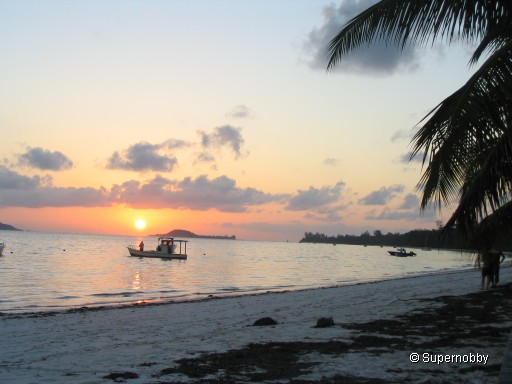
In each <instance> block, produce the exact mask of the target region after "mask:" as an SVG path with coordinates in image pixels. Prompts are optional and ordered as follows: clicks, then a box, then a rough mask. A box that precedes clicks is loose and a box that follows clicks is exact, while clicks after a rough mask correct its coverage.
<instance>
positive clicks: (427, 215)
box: [366, 207, 436, 221]
mask: <svg viewBox="0 0 512 384" xmlns="http://www.w3.org/2000/svg"><path fill="white" fill-rule="evenodd" d="M435 218H436V212H435V210H432V209H429V210H426V211H424V212H420V210H419V209H413V210H392V209H390V208H388V207H386V208H384V209H383V210H382V212H381V213H379V214H377V213H376V212H372V213H370V214H369V215H367V216H366V219H368V220H413V221H416V220H434V219H435Z"/></svg>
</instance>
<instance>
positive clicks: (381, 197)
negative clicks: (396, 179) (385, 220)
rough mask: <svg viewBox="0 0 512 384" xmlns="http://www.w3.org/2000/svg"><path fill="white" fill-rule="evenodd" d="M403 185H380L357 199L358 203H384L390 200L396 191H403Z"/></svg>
mask: <svg viewBox="0 0 512 384" xmlns="http://www.w3.org/2000/svg"><path fill="white" fill-rule="evenodd" d="M403 190H404V186H403V185H398V184H397V185H392V186H391V187H388V188H386V187H382V188H381V189H379V190H377V191H373V192H372V193H370V194H368V195H366V196H365V197H363V198H362V199H360V200H359V203H360V204H362V205H385V204H386V203H387V202H388V201H390V200H391V199H392V198H393V197H395V196H396V194H397V193H400V192H403Z"/></svg>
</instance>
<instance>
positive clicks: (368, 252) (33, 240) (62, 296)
mask: <svg viewBox="0 0 512 384" xmlns="http://www.w3.org/2000/svg"><path fill="white" fill-rule="evenodd" d="M0 236H1V238H0V241H6V243H7V247H6V249H5V250H4V255H3V256H0V312H4V313H20V312H39V311H51V310H65V309H71V308H78V307H84V306H87V307H97V306H103V305H121V304H130V303H137V302H158V301H171V300H174V301H178V300H192V299H201V298H206V297H209V296H212V295H213V296H225V295H242V294H254V293H262V292H267V291H284V290H299V289H307V288H318V287H328V286H336V285H349V284H357V283H364V282H371V281H378V280H387V279H396V278H402V277H408V276H416V275H424V274H433V273H440V272H443V271H452V270H461V269H468V268H472V267H473V261H472V259H471V257H470V256H468V254H463V253H460V252H456V251H446V250H441V251H438V250H432V251H422V250H420V249H419V250H414V251H415V252H416V253H417V256H415V257H393V256H390V255H389V254H388V253H387V250H391V248H387V247H363V246H352V245H340V244H338V245H336V246H334V245H332V244H299V243H289V242H264V241H243V240H213V239H188V240H189V243H188V245H187V253H188V259H187V260H162V259H151V258H138V257H130V256H129V254H128V251H127V249H126V247H127V246H128V245H129V244H138V243H139V242H140V241H141V240H144V243H145V244H146V248H147V249H151V248H154V247H156V245H157V238H155V237H149V236H148V237H133V236H111V235H85V234H65V233H44V232H17V231H2V232H0Z"/></svg>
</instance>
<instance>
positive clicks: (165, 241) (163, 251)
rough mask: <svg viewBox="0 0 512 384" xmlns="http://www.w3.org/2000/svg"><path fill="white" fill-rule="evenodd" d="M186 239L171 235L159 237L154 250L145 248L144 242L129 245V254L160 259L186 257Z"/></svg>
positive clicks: (184, 258)
mask: <svg viewBox="0 0 512 384" xmlns="http://www.w3.org/2000/svg"><path fill="white" fill-rule="evenodd" d="M187 242H188V241H187V240H176V239H174V238H173V237H159V238H158V245H157V247H156V250H154V251H153V250H145V249H144V243H143V242H141V244H139V245H138V246H133V245H129V246H128V252H130V256H135V257H156V258H160V259H178V260H186V259H187Z"/></svg>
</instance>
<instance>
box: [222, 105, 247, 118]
mask: <svg viewBox="0 0 512 384" xmlns="http://www.w3.org/2000/svg"><path fill="white" fill-rule="evenodd" d="M227 115H228V116H229V117H234V118H237V119H243V118H248V117H251V111H250V109H249V108H247V106H245V105H243V104H240V105H237V106H236V107H234V108H233V109H232V110H231V111H230V112H228V114H227Z"/></svg>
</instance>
